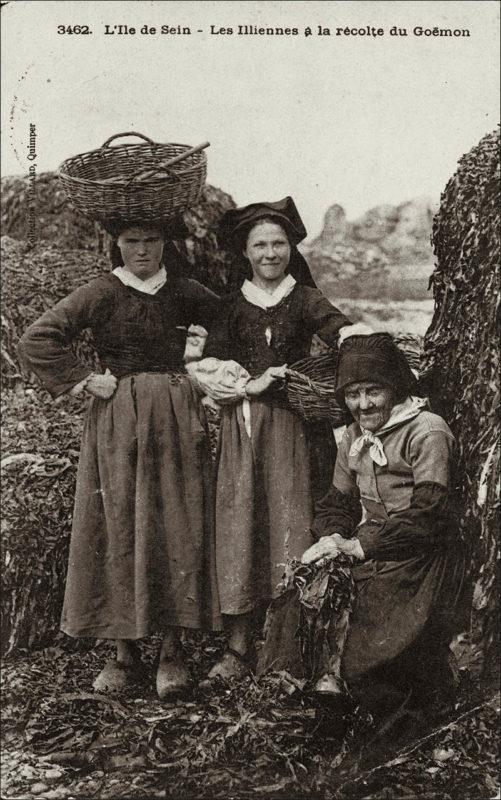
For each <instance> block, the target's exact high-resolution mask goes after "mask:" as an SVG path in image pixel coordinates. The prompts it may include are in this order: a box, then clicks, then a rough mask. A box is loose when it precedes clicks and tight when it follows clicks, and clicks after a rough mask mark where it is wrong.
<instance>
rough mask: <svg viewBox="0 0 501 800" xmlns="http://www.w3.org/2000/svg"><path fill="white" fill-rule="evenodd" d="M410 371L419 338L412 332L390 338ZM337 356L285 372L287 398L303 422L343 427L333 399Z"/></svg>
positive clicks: (416, 359)
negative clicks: (400, 352) (321, 420)
mask: <svg viewBox="0 0 501 800" xmlns="http://www.w3.org/2000/svg"><path fill="white" fill-rule="evenodd" d="M393 340H394V342H395V344H396V345H397V346H398V347H399V349H400V350H401V351H402V352H403V353H404V355H405V357H406V358H407V362H408V364H409V366H410V367H411V369H414V370H416V371H419V363H420V354H421V347H422V337H420V336H417V335H415V334H411V333H399V334H394V335H393ZM337 359H338V357H337V353H333V352H331V353H329V354H327V355H322V356H310V357H309V358H303V359H302V360H301V361H296V363H295V364H292V366H291V367H290V369H288V370H287V397H288V400H289V403H290V405H291V407H292V408H293V409H294V411H295V412H296V413H297V414H299V416H300V417H302V418H303V419H304V420H313V419H328V420H330V422H331V423H332V425H333V426H334V427H336V426H337V425H344V423H345V420H346V410H345V409H343V408H342V407H341V406H340V405H339V403H338V402H337V400H336V396H335V386H336V374H337Z"/></svg>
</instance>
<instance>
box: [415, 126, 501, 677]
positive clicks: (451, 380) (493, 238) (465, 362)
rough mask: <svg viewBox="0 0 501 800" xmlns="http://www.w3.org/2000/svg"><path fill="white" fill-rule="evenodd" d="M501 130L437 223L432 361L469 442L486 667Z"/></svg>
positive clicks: (493, 622) (492, 587) (455, 423)
mask: <svg viewBox="0 0 501 800" xmlns="http://www.w3.org/2000/svg"><path fill="white" fill-rule="evenodd" d="M498 214H499V132H498V131H494V132H493V133H490V134H488V135H487V136H484V138H483V139H482V140H481V141H480V142H479V144H478V145H477V146H476V147H474V148H473V149H472V150H471V151H470V152H469V153H467V154H466V155H464V156H463V157H462V158H461V159H460V161H459V165H458V168H457V171H456V173H455V174H454V175H453V176H452V178H451V179H450V180H449V182H448V183H447V186H446V188H445V190H444V192H443V194H442V197H441V204H440V209H439V211H438V213H437V215H436V217H435V220H434V225H433V244H434V251H435V255H436V259H437V261H436V267H435V271H434V273H433V275H432V279H431V280H432V283H433V293H434V298H435V313H434V317H433V320H432V323H431V326H430V328H429V330H428V331H427V334H426V336H425V342H424V356H423V365H422V366H423V367H424V369H425V370H426V371H427V372H428V371H430V377H429V387H428V391H429V394H430V396H431V398H432V401H433V403H434V407H435V408H436V410H437V411H438V413H441V414H442V415H443V416H444V417H445V419H446V420H447V421H448V423H449V424H450V426H451V428H452V430H453V432H454V434H455V436H456V438H457V440H458V444H459V471H458V484H457V497H458V503H459V504H460V506H461V510H462V528H463V534H464V537H465V540H466V541H467V542H468V543H469V545H470V547H471V583H472V591H473V597H472V608H471V612H472V617H471V624H472V629H473V632H474V633H475V636H476V637H477V639H478V640H479V641H481V642H482V646H483V651H484V670H485V672H486V673H487V674H488V673H489V672H491V671H495V670H497V664H498V657H499V627H498V624H497V604H498V598H499V588H500V587H499V546H498V531H499V450H498V448H499V435H500V425H499V383H498V380H499V349H498V341H499V318H498V313H499V291H498V287H499V253H500V230H499V219H498Z"/></svg>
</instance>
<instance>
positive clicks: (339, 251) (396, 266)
mask: <svg viewBox="0 0 501 800" xmlns="http://www.w3.org/2000/svg"><path fill="white" fill-rule="evenodd" d="M435 210H436V209H435V207H434V205H433V203H432V201H431V200H430V199H428V198H419V199H416V200H411V201H408V202H405V203H402V204H401V205H399V206H391V205H381V206H376V207H375V208H371V209H369V210H368V211H367V212H366V213H365V214H363V215H362V216H361V217H359V218H358V219H356V220H353V221H349V220H348V219H347V218H346V213H345V211H344V209H343V207H342V206H340V205H337V204H336V205H332V206H331V207H330V208H329V209H328V211H327V212H326V214H325V217H324V225H323V229H322V232H321V233H320V235H319V236H318V237H317V238H316V239H313V240H312V241H311V242H307V243H305V244H304V245H303V247H302V250H303V252H304V254H305V255H306V257H307V258H308V261H309V262H310V265H311V267H312V269H313V271H314V273H315V275H316V277H317V278H318V279H319V281H322V280H325V281H327V282H333V281H335V282H336V283H337V284H338V289H339V290H341V291H342V293H343V294H346V296H353V295H355V296H359V295H360V294H361V293H362V294H363V293H364V292H365V293H366V296H370V290H371V289H372V290H373V291H374V292H375V294H376V295H377V296H380V294H381V291H382V290H384V288H385V287H386V288H391V285H392V284H398V286H399V288H400V289H401V290H402V291H403V292H404V294H403V296H404V297H405V296H409V293H410V296H412V295H413V294H414V293H415V291H416V290H418V292H420V293H421V294H423V296H426V290H427V280H428V276H429V274H430V272H431V270H432V264H433V252H432V249H431V244H430V234H431V228H432V222H433V215H434V213H435ZM402 282H403V283H402ZM367 292H369V294H367Z"/></svg>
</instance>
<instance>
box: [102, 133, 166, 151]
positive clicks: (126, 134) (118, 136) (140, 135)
mask: <svg viewBox="0 0 501 800" xmlns="http://www.w3.org/2000/svg"><path fill="white" fill-rule="evenodd" d="M120 136H139V138H140V139H144V141H145V142H148V144H156V143H155V142H154V141H153V139H150V137H149V136H145V135H144V134H143V133H138V132H137V131H125V133H115V135H114V136H110V138H109V139H106V141H105V143H104V144H102V145H101V150H104V148H105V147H108V145H109V144H110V142H112V141H113V139H119V138H120Z"/></svg>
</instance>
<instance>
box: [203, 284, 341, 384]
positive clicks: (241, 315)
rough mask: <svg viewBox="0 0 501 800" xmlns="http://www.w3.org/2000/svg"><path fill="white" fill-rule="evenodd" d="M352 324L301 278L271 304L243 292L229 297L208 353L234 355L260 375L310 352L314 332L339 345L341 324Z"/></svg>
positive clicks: (217, 355)
mask: <svg viewBox="0 0 501 800" xmlns="http://www.w3.org/2000/svg"><path fill="white" fill-rule="evenodd" d="M350 324H351V323H350V320H349V319H348V318H347V317H345V316H344V314H342V313H341V312H340V311H339V310H338V309H337V308H335V307H334V306H333V305H331V303H329V301H328V300H327V298H325V297H324V295H323V294H322V293H321V292H320V291H319V290H318V289H313V288H310V287H306V286H300V285H299V284H296V286H295V287H294V289H293V290H292V292H291V293H290V294H289V295H287V296H286V297H284V298H283V299H282V300H281V301H280V302H279V303H278V304H277V305H275V306H272V307H271V308H267V309H262V308H259V307H258V306H256V305H254V304H252V303H250V302H249V301H248V300H246V298H245V297H244V296H243V294H242V293H241V292H238V293H236V294H234V295H232V296H230V297H228V298H225V300H224V303H223V306H222V310H221V314H220V316H219V317H218V319H217V321H216V322H215V324H214V326H213V327H212V329H211V331H210V335H209V338H208V341H207V344H206V347H205V350H204V355H207V356H211V355H212V356H216V357H218V358H224V359H230V358H231V359H234V360H235V361H238V363H239V364H241V365H242V366H243V367H245V369H247V370H248V371H249V373H250V374H251V375H252V376H257V375H261V374H262V373H263V372H264V371H265V370H266V369H267V368H268V367H271V366H279V365H281V364H289V365H290V364H292V363H294V362H295V361H298V360H299V359H301V358H305V357H306V356H308V355H309V354H310V348H311V341H312V337H313V334H314V333H317V334H318V335H319V336H320V337H321V338H322V339H323V340H324V341H325V342H326V343H327V344H331V345H335V344H336V342H337V336H338V332H339V329H340V328H341V327H343V326H344V325H350ZM267 331H268V337H269V343H268V338H267Z"/></svg>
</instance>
